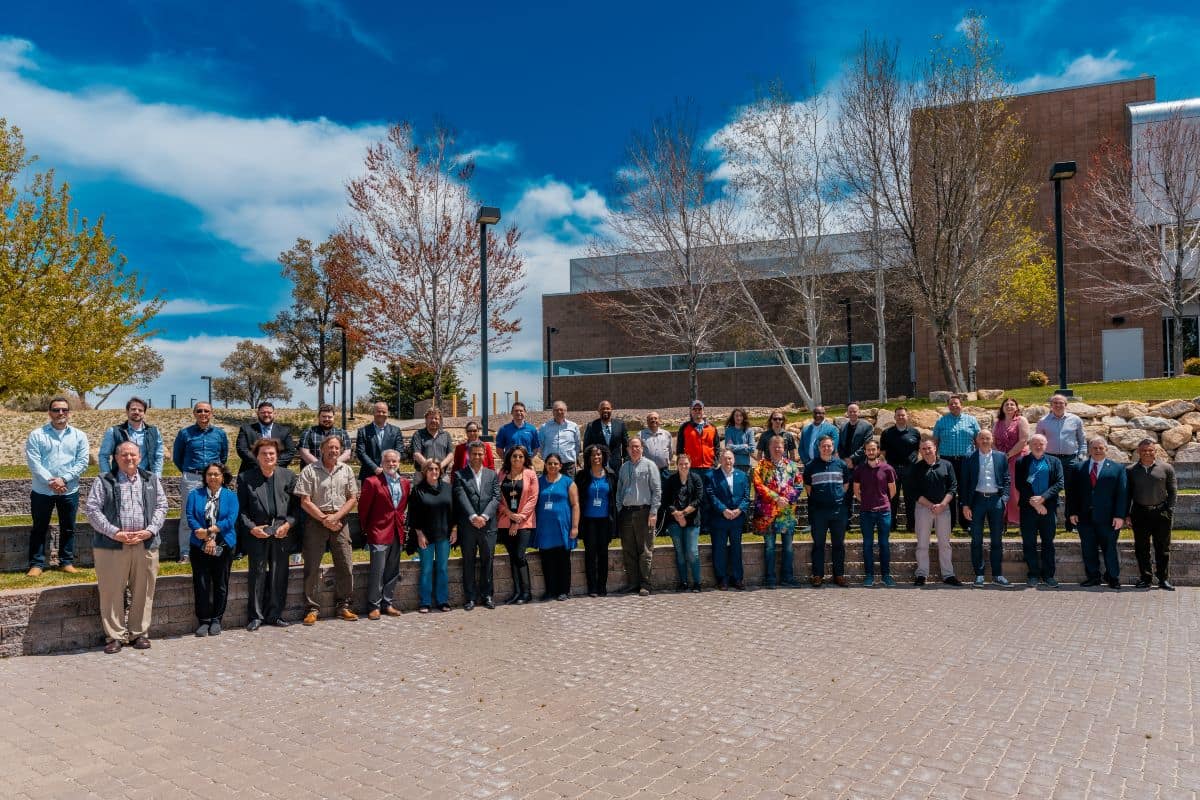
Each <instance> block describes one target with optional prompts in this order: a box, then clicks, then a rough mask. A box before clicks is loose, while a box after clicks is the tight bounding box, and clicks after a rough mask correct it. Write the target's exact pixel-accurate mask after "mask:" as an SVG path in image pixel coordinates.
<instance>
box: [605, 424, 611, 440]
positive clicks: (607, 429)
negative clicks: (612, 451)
mask: <svg viewBox="0 0 1200 800" xmlns="http://www.w3.org/2000/svg"><path fill="white" fill-rule="evenodd" d="M611 439H612V426H611V425H609V424H608V423H607V422H606V423H604V441H606V442H607V441H609V440H611Z"/></svg>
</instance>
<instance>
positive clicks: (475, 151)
mask: <svg viewBox="0 0 1200 800" xmlns="http://www.w3.org/2000/svg"><path fill="white" fill-rule="evenodd" d="M516 158H517V146H516V145H515V144H514V143H512V142H496V143H495V144H484V145H480V146H478V147H475V148H472V149H471V150H468V151H466V152H465V153H460V154H459V155H458V156H457V157H456V158H455V159H454V160H455V162H456V163H460V164H461V163H463V162H466V161H474V162H475V165H476V166H480V167H492V166H499V165H502V164H508V163H511V162H513V161H515V160H516Z"/></svg>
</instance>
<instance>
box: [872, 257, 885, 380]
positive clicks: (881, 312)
mask: <svg viewBox="0 0 1200 800" xmlns="http://www.w3.org/2000/svg"><path fill="white" fill-rule="evenodd" d="M886 289H887V286H886V283H885V281H884V274H883V270H882V269H880V268H879V266H878V265H876V269H875V367H876V369H877V370H878V374H877V378H876V380H877V381H878V382H879V402H881V403H884V402H887V292H886Z"/></svg>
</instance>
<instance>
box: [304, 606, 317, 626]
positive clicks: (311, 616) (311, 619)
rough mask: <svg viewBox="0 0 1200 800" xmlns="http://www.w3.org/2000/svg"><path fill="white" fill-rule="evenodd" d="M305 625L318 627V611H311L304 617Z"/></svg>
mask: <svg viewBox="0 0 1200 800" xmlns="http://www.w3.org/2000/svg"><path fill="white" fill-rule="evenodd" d="M304 624H305V625H316V624H317V610H316V609H315V608H314V609H313V610H312V611H310V612H308V613H307V614H305V615H304Z"/></svg>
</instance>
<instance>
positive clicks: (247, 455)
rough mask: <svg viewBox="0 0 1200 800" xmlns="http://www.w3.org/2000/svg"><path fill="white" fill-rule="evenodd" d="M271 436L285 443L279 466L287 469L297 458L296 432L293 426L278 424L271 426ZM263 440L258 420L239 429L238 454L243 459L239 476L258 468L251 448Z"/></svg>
mask: <svg viewBox="0 0 1200 800" xmlns="http://www.w3.org/2000/svg"><path fill="white" fill-rule="evenodd" d="M271 435H272V436H274V437H275V438H276V439H278V440H279V441H280V442H282V443H283V450H282V451H281V452H280V453H279V466H281V467H283V468H284V469H287V468H288V467H289V466H291V463H292V461H293V460H295V458H296V436H295V431H294V429H293V428H292V426H291V425H284V424H283V423H282V422H276V423H274V424H273V425H272V426H271ZM261 438H262V431H261V429H260V423H259V422H258V421H257V420H255V421H254V422H248V423H246V424H245V425H243V426H241V427H240V428H238V435H237V454H238V457H239V458H241V459H242V465H241V466H240V467H238V475H241V474H242V473H243V472H245V471H247V470H249V469H255V468H257V467H258V462H257V461H255V459H254V453H252V452H250V448H251V447H252V446H253V445H254V443H255V442H257V441H258V440H259V439H261Z"/></svg>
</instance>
